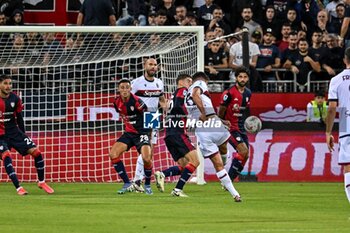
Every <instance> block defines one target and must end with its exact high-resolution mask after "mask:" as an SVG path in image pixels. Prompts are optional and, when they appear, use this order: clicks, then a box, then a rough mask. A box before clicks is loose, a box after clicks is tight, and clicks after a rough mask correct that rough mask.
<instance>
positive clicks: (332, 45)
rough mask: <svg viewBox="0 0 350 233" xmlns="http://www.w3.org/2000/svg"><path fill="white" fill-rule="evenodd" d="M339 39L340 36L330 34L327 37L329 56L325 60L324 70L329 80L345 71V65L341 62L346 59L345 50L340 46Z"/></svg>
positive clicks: (327, 52)
mask: <svg viewBox="0 0 350 233" xmlns="http://www.w3.org/2000/svg"><path fill="white" fill-rule="evenodd" d="M337 39H338V36H337V35H335V34H328V35H327V36H326V44H327V47H326V54H327V56H326V57H325V59H324V60H323V64H322V68H323V69H324V70H325V71H326V72H327V74H328V75H329V76H328V78H329V79H330V78H331V77H333V76H335V75H336V74H337V73H339V71H340V70H342V69H344V63H343V62H341V60H342V58H343V57H344V48H341V47H339V46H338V43H337Z"/></svg>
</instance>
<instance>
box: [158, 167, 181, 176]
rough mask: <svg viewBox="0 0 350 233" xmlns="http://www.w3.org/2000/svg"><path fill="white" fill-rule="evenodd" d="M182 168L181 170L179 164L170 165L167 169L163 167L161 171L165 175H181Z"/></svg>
mask: <svg viewBox="0 0 350 233" xmlns="http://www.w3.org/2000/svg"><path fill="white" fill-rule="evenodd" d="M182 170H183V168H182V167H181V166H172V167H169V168H168V169H165V170H164V171H162V172H163V174H164V176H165V177H169V176H178V175H181V171H182Z"/></svg>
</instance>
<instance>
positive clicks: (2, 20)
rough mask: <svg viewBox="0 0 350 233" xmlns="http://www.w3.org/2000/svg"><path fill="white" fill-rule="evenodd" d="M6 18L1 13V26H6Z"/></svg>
mask: <svg viewBox="0 0 350 233" xmlns="http://www.w3.org/2000/svg"><path fill="white" fill-rule="evenodd" d="M6 21H7V20H6V16H5V14H4V13H3V12H0V26H6Z"/></svg>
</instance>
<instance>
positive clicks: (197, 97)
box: [186, 72, 241, 202]
mask: <svg viewBox="0 0 350 233" xmlns="http://www.w3.org/2000/svg"><path fill="white" fill-rule="evenodd" d="M193 81H194V83H193V84H192V86H191V87H190V88H189V90H188V94H187V97H186V108H187V110H188V113H189V116H190V117H191V118H192V119H194V120H197V121H198V120H199V122H197V123H198V124H196V127H195V135H196V137H197V141H198V146H199V149H200V151H201V153H202V155H203V157H204V158H208V159H210V160H211V162H212V163H213V165H214V168H215V170H216V176H217V177H218V178H219V179H220V181H221V184H222V185H223V186H224V187H225V188H226V189H227V190H228V191H229V192H230V194H231V195H232V196H233V198H234V200H235V201H236V202H240V201H241V198H240V195H239V193H238V192H237V190H236V189H235V188H234V187H233V184H232V182H231V179H230V177H229V176H228V174H227V172H226V170H225V168H224V164H223V162H222V159H221V155H224V154H226V153H227V140H228V139H229V137H230V133H229V132H228V131H227V129H226V128H225V125H224V124H223V122H222V121H221V119H219V118H218V116H217V115H216V113H215V110H214V107H213V104H212V102H211V99H210V96H209V91H208V86H207V84H208V81H209V78H208V76H207V75H206V74H205V73H204V72H197V73H195V74H194V75H193ZM200 123H202V127H199V126H201V124H200ZM205 124H207V125H209V127H205ZM220 154H221V155H220Z"/></svg>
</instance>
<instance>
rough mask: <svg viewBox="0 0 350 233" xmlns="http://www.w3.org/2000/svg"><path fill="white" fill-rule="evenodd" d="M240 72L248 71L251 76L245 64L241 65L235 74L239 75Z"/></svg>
mask: <svg viewBox="0 0 350 233" xmlns="http://www.w3.org/2000/svg"><path fill="white" fill-rule="evenodd" d="M240 73H246V74H247V75H248V76H249V74H250V71H249V69H248V68H246V67H244V66H239V67H237V68H236V70H235V76H236V77H237V76H238V75H239V74H240Z"/></svg>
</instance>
